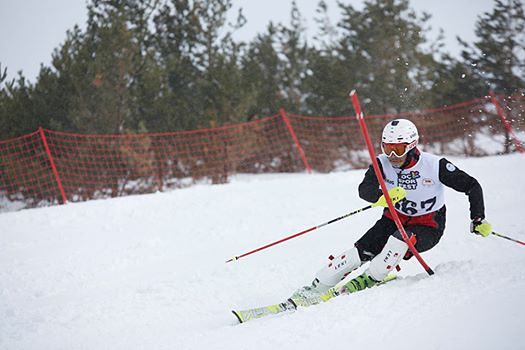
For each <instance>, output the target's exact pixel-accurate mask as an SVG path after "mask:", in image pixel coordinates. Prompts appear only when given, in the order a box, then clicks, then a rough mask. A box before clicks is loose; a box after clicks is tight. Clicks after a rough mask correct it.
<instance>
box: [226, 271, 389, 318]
mask: <svg viewBox="0 0 525 350" xmlns="http://www.w3.org/2000/svg"><path fill="white" fill-rule="evenodd" d="M396 278H397V276H396V275H388V276H387V277H386V278H385V279H384V280H383V281H381V282H379V283H377V284H375V285H374V286H380V285H382V284H385V283H386V282H389V281H392V280H394V279H396ZM347 294H349V293H345V292H344V291H341V289H339V288H337V287H334V288H330V289H329V290H328V291H327V292H326V293H325V294H321V295H318V296H315V297H309V298H295V299H291V298H290V299H288V300H286V301H284V302H282V303H278V304H273V305H267V306H263V307H257V308H253V309H246V310H232V313H233V314H234V315H235V317H237V320H238V321H239V323H245V322H248V321H251V320H255V319H258V318H261V317H265V316H269V315H276V314H280V313H285V312H293V311H295V310H297V308H298V307H309V306H312V305H317V304H320V303H324V302H326V301H328V300H330V299H333V298H335V297H337V296H340V295H347Z"/></svg>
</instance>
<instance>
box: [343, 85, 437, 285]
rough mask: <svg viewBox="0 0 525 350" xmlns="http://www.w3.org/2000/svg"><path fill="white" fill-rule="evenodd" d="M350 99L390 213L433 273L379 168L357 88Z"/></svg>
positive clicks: (405, 237) (400, 230)
mask: <svg viewBox="0 0 525 350" xmlns="http://www.w3.org/2000/svg"><path fill="white" fill-rule="evenodd" d="M350 99H351V101H352V104H353V105H354V109H355V112H356V118H357V120H358V122H359V126H360V127H361V133H362V135H363V137H364V139H365V142H366V147H367V148H368V154H369V155H370V159H371V160H372V166H373V167H374V172H375V174H376V177H377V181H378V182H379V185H380V186H381V190H382V191H383V195H384V196H385V199H386V202H387V204H388V210H389V211H390V214H391V215H392V218H393V219H394V222H395V223H396V226H397V229H398V230H399V232H401V236H402V237H403V240H404V241H405V243H406V244H407V245H408V249H410V251H411V252H412V254H413V255H414V256H415V257H416V259H417V261H419V263H420V264H421V266H423V268H424V269H425V271H426V272H427V273H428V274H429V275H433V274H434V271H432V269H431V268H430V267H429V266H428V265H427V263H426V262H425V260H423V258H422V257H421V255H420V254H419V252H418V251H417V250H416V248H415V247H414V244H413V243H412V242H411V241H410V239H409V237H408V235H407V233H406V231H405V228H404V227H403V224H402V223H401V220H400V219H399V216H398V215H397V211H396V209H395V208H394V204H393V203H392V198H390V195H389V194H388V189H387V188H386V185H385V181H384V180H383V176H382V175H381V170H380V169H379V165H378V164H377V159H376V154H375V151H374V147H373V146H372V142H371V141H370V135H369V133H368V129H367V127H366V123H365V119H364V117H363V112H362V111H361V104H360V103H359V99H358V97H357V93H356V92H355V90H352V92H350Z"/></svg>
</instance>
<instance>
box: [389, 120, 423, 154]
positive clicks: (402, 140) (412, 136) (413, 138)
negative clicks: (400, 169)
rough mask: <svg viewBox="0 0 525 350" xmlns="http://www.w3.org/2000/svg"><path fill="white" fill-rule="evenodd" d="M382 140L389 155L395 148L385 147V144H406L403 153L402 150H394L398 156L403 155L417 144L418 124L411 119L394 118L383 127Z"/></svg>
mask: <svg viewBox="0 0 525 350" xmlns="http://www.w3.org/2000/svg"><path fill="white" fill-rule="evenodd" d="M381 141H382V142H381V149H382V150H383V152H384V153H385V154H386V155H387V156H390V155H392V152H393V150H392V149H390V148H389V147H385V144H391V145H392V144H406V147H405V148H404V151H403V152H402V154H400V151H396V152H393V153H394V154H395V155H396V156H398V157H402V156H404V155H405V154H407V153H408V151H410V150H411V149H413V148H415V147H416V146H417V143H418V141H419V134H418V132H417V128H416V126H415V125H414V123H412V122H411V121H410V120H407V119H394V120H392V121H391V122H390V123H388V124H387V125H386V126H385V128H384V129H383V137H382V140H381ZM385 148H386V149H385Z"/></svg>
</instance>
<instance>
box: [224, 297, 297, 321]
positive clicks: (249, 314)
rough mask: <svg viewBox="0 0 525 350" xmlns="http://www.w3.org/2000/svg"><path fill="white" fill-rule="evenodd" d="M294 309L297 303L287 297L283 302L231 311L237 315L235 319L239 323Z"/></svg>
mask: <svg viewBox="0 0 525 350" xmlns="http://www.w3.org/2000/svg"><path fill="white" fill-rule="evenodd" d="M296 309H297V305H296V304H295V303H294V302H293V300H292V299H288V300H286V301H285V302H283V303H279V304H273V305H268V306H263V307H258V308H254V309H247V310H232V312H233V314H234V315H235V316H236V317H237V320H239V323H244V322H248V321H250V320H255V319H257V318H261V317H264V316H268V315H275V314H279V313H282V312H288V311H294V310H296Z"/></svg>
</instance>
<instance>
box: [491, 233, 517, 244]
mask: <svg viewBox="0 0 525 350" xmlns="http://www.w3.org/2000/svg"><path fill="white" fill-rule="evenodd" d="M492 234H493V235H494V236H498V237H501V238H505V239H508V240H509V241H512V242H516V243H518V244H521V245H525V242H522V241H518V240H517V239H514V238H510V237H508V236H505V235H502V234H501V233H497V232H492Z"/></svg>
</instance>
